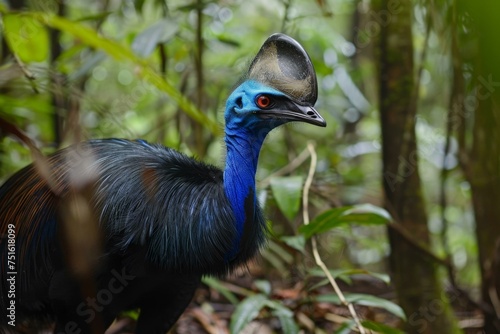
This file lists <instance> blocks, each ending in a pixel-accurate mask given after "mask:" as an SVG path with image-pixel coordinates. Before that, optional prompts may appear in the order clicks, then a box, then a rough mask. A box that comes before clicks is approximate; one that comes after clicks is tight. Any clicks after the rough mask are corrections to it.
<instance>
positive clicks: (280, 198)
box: [271, 176, 304, 220]
mask: <svg viewBox="0 0 500 334" xmlns="http://www.w3.org/2000/svg"><path fill="white" fill-rule="evenodd" d="M303 182H304V178H303V177H302V176H284V177H273V178H272V179H271V190H272V191H273V196H274V198H275V199H276V203H277V204H278V207H279V208H280V210H281V212H283V214H284V215H285V217H287V218H288V219H289V220H292V219H293V218H295V216H296V215H297V213H298V212H299V209H300V198H301V195H302V184H303Z"/></svg>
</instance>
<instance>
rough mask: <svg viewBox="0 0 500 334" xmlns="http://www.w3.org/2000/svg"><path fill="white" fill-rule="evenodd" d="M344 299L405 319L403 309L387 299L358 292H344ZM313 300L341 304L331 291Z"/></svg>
mask: <svg viewBox="0 0 500 334" xmlns="http://www.w3.org/2000/svg"><path fill="white" fill-rule="evenodd" d="M345 299H346V300H347V301H349V302H351V303H353V304H358V305H363V306H371V307H378V308H383V309H385V310H386V311H388V312H391V313H392V314H394V315H396V316H397V317H399V318H401V319H403V320H406V315H405V313H404V311H403V309H402V308H401V307H400V306H399V305H398V304H396V303H393V302H391V301H389V300H387V299H383V298H379V297H375V296H372V295H366V294H358V293H352V294H346V295H345ZM315 300H316V301H318V302H327V303H333V304H341V302H340V299H339V297H338V296H337V295H336V294H333V293H332V294H323V295H319V296H316V297H315Z"/></svg>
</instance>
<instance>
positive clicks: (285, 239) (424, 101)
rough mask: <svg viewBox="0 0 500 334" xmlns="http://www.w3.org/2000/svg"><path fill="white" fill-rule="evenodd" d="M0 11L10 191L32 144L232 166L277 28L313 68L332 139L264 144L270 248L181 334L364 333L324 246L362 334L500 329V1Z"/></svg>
mask: <svg viewBox="0 0 500 334" xmlns="http://www.w3.org/2000/svg"><path fill="white" fill-rule="evenodd" d="M0 12H1V16H2V30H1V32H2V34H1V37H0V38H1V49H0V51H1V52H0V123H1V126H0V180H1V181H4V180H6V179H7V178H8V177H9V176H10V175H12V174H13V173H14V172H15V171H16V170H18V169H19V168H21V167H23V166H25V165H27V164H29V163H30V162H32V160H33V158H32V149H30V148H29V145H27V143H28V142H29V139H28V138H30V139H31V140H32V141H33V143H34V144H35V145H36V147H38V148H39V149H40V150H41V151H42V152H43V153H44V154H49V153H51V152H54V151H55V150H57V149H58V148H61V147H64V146H67V145H70V144H72V143H75V142H79V141H82V140H86V139H90V138H109V137H118V138H129V139H135V138H142V139H145V140H148V141H150V142H158V143H162V144H164V145H166V146H169V147H173V148H176V149H178V150H180V151H182V152H184V153H186V154H188V155H191V156H196V157H197V158H199V159H201V160H204V161H207V162H209V163H212V164H215V165H218V166H222V165H223V162H224V152H225V151H224V146H223V140H222V139H223V118H222V114H223V110H224V106H225V99H226V98H227V96H228V95H229V94H230V92H231V90H232V88H234V87H235V85H236V84H237V83H238V81H239V79H240V77H241V75H242V74H243V73H245V71H246V68H247V67H248V65H249V62H250V61H251V60H252V58H253V57H254V55H255V54H256V52H257V51H258V50H259V48H260V46H261V45H262V43H263V42H264V40H265V39H266V38H267V37H268V36H269V35H271V34H272V33H275V32H283V33H286V34H288V35H290V36H292V37H293V38H295V39H297V40H298V41H299V43H301V44H302V45H303V47H304V48H305V50H307V52H308V53H309V55H310V57H311V59H312V61H313V63H314V66H315V69H316V72H317V75H318V83H319V98H318V102H317V104H316V109H317V110H318V111H319V112H320V113H321V115H322V116H323V117H324V118H325V119H326V121H327V123H328V126H327V127H326V128H325V129H318V128H315V127H310V126H307V125H298V124H297V125H296V124H290V125H288V126H286V127H283V128H281V129H278V130H276V131H274V132H273V133H271V135H270V136H269V137H268V139H267V141H266V143H265V144H264V147H263V151H262V153H261V155H260V164H259V169H258V173H257V180H258V188H259V189H260V193H259V199H260V200H261V203H262V205H263V206H264V207H265V211H266V213H267V217H268V219H269V224H270V226H271V230H272V233H271V236H270V241H269V244H268V248H267V249H266V250H265V251H264V255H263V256H262V257H261V258H260V259H258V260H257V261H256V262H255V263H252V264H250V265H249V271H250V273H248V270H241V271H239V272H237V273H235V274H234V275H232V276H231V277H229V278H228V280H217V279H214V278H207V279H206V280H205V282H204V285H203V287H202V288H201V289H200V291H199V293H198V294H197V295H196V298H195V300H194V301H193V303H192V305H191V306H190V308H189V309H188V311H187V312H186V314H185V315H184V316H183V318H181V320H180V322H179V323H178V325H177V327H176V328H175V329H174V332H176V333H198V332H199V333H205V332H208V333H228V332H229V331H231V332H233V333H240V332H242V333H267V332H269V333H273V332H276V333H279V332H282V333H298V332H303V333H333V332H335V333H349V332H350V331H353V330H354V322H353V320H352V317H351V315H350V313H349V311H348V310H347V308H346V307H345V306H344V305H342V303H341V302H340V301H339V298H338V297H337V296H336V295H335V294H334V292H333V290H332V288H331V286H330V285H329V284H328V281H327V280H326V278H325V274H324V272H323V271H321V269H319V267H318V265H317V263H316V261H315V259H314V257H313V251H314V248H312V247H311V245H310V243H309V240H310V239H312V238H314V239H315V240H317V250H318V252H319V254H320V256H321V258H322V261H324V263H325V264H326V266H327V267H328V269H329V270H330V272H331V273H332V274H333V275H334V276H335V277H336V278H337V281H338V283H339V285H340V286H341V289H342V291H344V293H345V295H346V298H347V300H348V301H350V302H353V303H354V305H355V309H356V311H357V313H358V315H359V317H360V318H361V320H362V321H363V324H364V325H365V327H366V328H367V330H368V331H373V332H381V333H401V332H408V333H460V332H466V333H483V332H485V333H500V327H499V315H500V297H499V294H498V292H497V291H498V289H497V287H498V288H500V257H499V256H500V248H497V240H498V237H500V119H499V117H500V113H499V112H498V110H499V109H500V93H499V90H498V88H499V86H500V73H499V72H500V65H499V62H498V59H500V55H499V52H500V47H499V46H498V43H497V36H498V32H499V31H500V29H499V24H498V22H497V21H498V19H497V18H496V17H495V15H496V14H497V13H499V12H500V4H496V3H492V2H486V1H485V2H484V3H483V2H477V3H475V4H470V3H468V2H467V1H465V0H462V1H458V0H443V1H435V0H414V1H403V0H372V1H369V0H315V1H312V0H266V1H261V0H258V1H242V0H221V1H211V0H192V1H180V0H178V1H177V0H173V1H159V0H141V1H120V0H108V1H105V0H103V1H95V0H94V1H89V0H85V1H84V0H72V1H64V2H59V1H51V0H43V1H38V0H32V1H29V0H11V1H6V0H3V1H0ZM21 132H22V133H24V134H25V135H26V137H24V136H23V135H21V134H20V133H21ZM20 138H21V139H20ZM308 145H309V149H308ZM311 152H312V153H311ZM311 154H313V155H314V154H316V155H317V163H316V165H315V166H314V170H315V174H314V178H313V182H312V185H311V187H310V190H309V195H308V198H306V200H307V203H308V206H307V207H308V210H307V213H308V215H309V216H310V219H311V221H312V222H311V223H312V224H313V225H314V226H315V228H313V229H311V228H310V229H307V228H304V227H302V226H303V223H304V212H303V209H304V206H303V203H302V199H303V198H302V191H303V188H304V182H305V180H306V178H307V176H308V172H309V168H310V164H311V159H310V157H311ZM382 208H384V209H382ZM388 215H390V216H391V218H390V219H388ZM126 317H128V318H131V319H133V318H134V314H133V313H131V314H128V315H126ZM252 326H253V327H252Z"/></svg>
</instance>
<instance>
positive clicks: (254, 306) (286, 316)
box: [229, 294, 299, 334]
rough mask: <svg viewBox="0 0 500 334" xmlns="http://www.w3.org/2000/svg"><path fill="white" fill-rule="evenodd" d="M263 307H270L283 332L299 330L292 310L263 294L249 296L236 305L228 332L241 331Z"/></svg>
mask: <svg viewBox="0 0 500 334" xmlns="http://www.w3.org/2000/svg"><path fill="white" fill-rule="evenodd" d="M264 308H268V309H270V310H271V314H272V315H273V316H275V317H277V318H278V319H279V320H280V323H281V327H282V331H283V333H287V334H295V333H298V332H299V327H298V326H297V323H296V322H295V320H294V318H293V312H292V311H291V310H289V309H288V308H287V307H285V306H283V305H282V304H281V303H279V302H276V301H274V300H271V299H269V297H268V296H267V295H265V294H255V295H252V296H249V297H247V298H245V299H244V300H243V301H241V303H239V304H238V306H236V309H235V311H234V313H233V315H232V316H231V324H230V326H229V329H230V332H231V333H235V334H236V333H241V332H242V331H243V329H244V328H245V327H246V326H247V325H248V324H249V323H250V322H251V321H252V320H254V319H255V318H257V316H258V314H259V312H261V311H262V310H263V309H264Z"/></svg>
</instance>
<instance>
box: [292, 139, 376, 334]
mask: <svg viewBox="0 0 500 334" xmlns="http://www.w3.org/2000/svg"><path fill="white" fill-rule="evenodd" d="M307 150H308V151H309V154H310V155H311V164H310V166H309V173H308V174H307V179H306V182H305V183H304V189H303V196H302V207H303V211H302V213H303V218H304V225H308V224H309V189H310V188H311V184H312V181H313V177H314V172H315V170H316V164H317V161H318V158H317V156H316V151H315V149H314V145H313V144H312V143H308V144H307ZM311 244H312V251H313V255H314V260H315V261H316V264H317V265H318V266H319V267H320V268H321V270H323V272H324V273H325V275H326V277H327V278H328V281H329V282H330V284H331V286H332V287H333V290H335V293H336V294H337V296H338V297H339V299H340V301H341V303H342V304H343V305H345V306H346V307H347V309H348V310H349V312H350V313H351V316H352V318H353V319H354V322H355V323H356V326H357V327H358V328H359V332H360V333H361V334H365V333H366V332H365V329H364V327H363V326H362V325H361V321H360V320H359V317H358V314H357V313H356V310H355V309H354V306H353V304H352V303H351V302H349V301H347V300H346V299H345V297H344V294H343V293H342V290H340V288H339V286H338V285H337V282H336V281H335V278H334V277H333V276H332V274H331V273H330V271H329V270H328V267H327V266H326V264H325V263H324V262H323V260H322V259H321V256H320V255H319V252H318V241H317V240H316V236H312V237H311Z"/></svg>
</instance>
